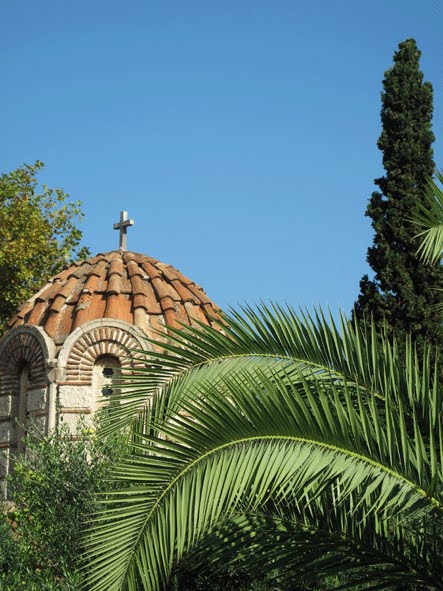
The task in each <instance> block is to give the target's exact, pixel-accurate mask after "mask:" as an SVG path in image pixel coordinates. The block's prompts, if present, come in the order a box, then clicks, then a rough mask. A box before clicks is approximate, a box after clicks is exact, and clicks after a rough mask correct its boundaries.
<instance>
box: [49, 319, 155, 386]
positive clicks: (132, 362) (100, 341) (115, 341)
mask: <svg viewBox="0 0 443 591" xmlns="http://www.w3.org/2000/svg"><path fill="white" fill-rule="evenodd" d="M148 348H149V347H148V345H147V342H146V341H145V340H144V338H143V335H142V334H138V331H136V329H134V327H132V326H131V325H128V324H126V323H124V322H122V321H116V320H108V319H107V320H106V321H105V320H99V321H93V322H91V323H89V324H88V325H84V326H81V327H79V328H78V329H77V330H76V331H74V333H72V335H70V337H69V338H68V339H67V340H66V342H65V344H64V346H63V348H62V350H61V351H60V355H59V362H58V364H59V367H63V368H64V383H66V384H69V383H77V384H85V385H91V384H92V381H93V368H94V364H95V362H96V360H97V359H99V358H100V357H103V356H111V357H115V358H116V359H118V360H119V363H120V364H121V369H122V373H125V372H127V371H130V370H131V369H132V368H134V367H140V366H143V365H144V364H145V362H144V359H143V354H142V353H134V350H143V349H144V350H147V349H148Z"/></svg>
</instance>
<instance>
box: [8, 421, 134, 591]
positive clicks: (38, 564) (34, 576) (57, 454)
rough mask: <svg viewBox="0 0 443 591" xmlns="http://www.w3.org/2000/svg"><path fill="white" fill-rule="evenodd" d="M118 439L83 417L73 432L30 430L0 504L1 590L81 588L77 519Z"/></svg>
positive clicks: (84, 513) (101, 481)
mask: <svg viewBox="0 0 443 591" xmlns="http://www.w3.org/2000/svg"><path fill="white" fill-rule="evenodd" d="M122 445H123V440H122V439H121V438H116V437H113V438H112V440H100V441H98V440H97V439H96V438H95V437H94V436H93V435H91V430H90V426H88V425H87V424H86V423H85V422H82V421H80V422H79V424H78V428H77V431H76V433H75V434H74V436H73V435H72V434H71V433H70V432H69V429H68V428H67V427H60V428H59V429H57V430H56V431H55V432H54V433H52V434H51V435H50V436H48V437H41V436H40V435H39V434H38V431H37V430H36V429H34V432H33V433H31V434H28V436H27V438H26V450H27V451H26V454H22V455H21V456H20V457H19V458H18V459H17V461H16V463H15V469H14V474H13V476H12V477H11V480H10V486H9V489H10V501H9V502H8V503H5V504H4V506H3V507H2V506H0V589H2V590H3V591H79V589H80V583H81V578H82V577H81V573H80V553H81V548H80V541H81V526H82V523H83V522H84V521H85V519H87V518H88V516H89V514H90V512H91V508H92V502H93V498H94V494H95V493H97V492H98V491H100V490H101V489H102V488H103V487H104V482H105V480H106V476H107V472H108V468H109V465H110V462H111V459H112V458H115V456H116V455H118V454H120V453H121V447H122ZM2 509H3V510H2ZM5 516H6V517H7V518H5Z"/></svg>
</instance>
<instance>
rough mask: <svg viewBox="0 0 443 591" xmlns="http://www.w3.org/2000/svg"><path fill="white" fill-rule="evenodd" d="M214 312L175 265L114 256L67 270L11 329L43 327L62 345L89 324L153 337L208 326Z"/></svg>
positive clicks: (24, 310)
mask: <svg viewBox="0 0 443 591" xmlns="http://www.w3.org/2000/svg"><path fill="white" fill-rule="evenodd" d="M143 310H144V311H145V312H143ZM216 310H218V308H217V306H216V305H215V304H213V303H212V302H211V300H210V299H209V298H208V297H207V296H206V294H205V293H204V292H203V290H202V289H200V288H199V287H198V286H196V285H195V283H194V282H193V281H191V280H190V279H188V278H187V277H185V276H184V275H182V274H181V273H180V271H177V269H175V268H174V267H172V266H171V265H166V264H164V263H160V262H159V261H156V260H155V259H153V258H151V257H147V256H145V255H142V254H138V253H131V252H123V253H122V252H121V251H112V252H109V253H105V254H99V255H97V256H95V257H92V258H91V259H88V260H87V261H79V262H78V263H76V264H74V265H71V266H70V267H69V268H67V269H64V270H63V271H62V272H61V273H59V274H58V275H57V276H56V277H54V278H53V279H51V280H50V281H49V282H48V284H47V285H46V286H44V287H43V288H42V289H41V290H40V292H39V293H38V294H36V296H34V298H31V299H30V300H29V301H28V302H26V304H24V305H23V306H22V307H21V309H20V310H19V311H18V312H17V314H16V315H15V316H14V317H13V318H12V319H11V321H10V323H9V325H8V326H9V327H13V326H15V325H18V324H20V323H23V322H24V323H28V324H33V325H36V326H41V327H43V328H44V329H45V330H46V332H47V333H48V334H49V335H50V336H53V337H54V339H55V340H56V342H57V343H62V342H63V341H64V339H66V337H67V336H68V334H70V332H72V331H73V330H75V329H76V328H77V327H79V326H82V325H83V324H85V323H86V322H89V321H91V320H96V319H100V318H116V319H120V320H123V321H125V322H128V323H129V324H136V325H138V326H139V327H141V328H142V329H143V330H145V332H146V333H147V334H148V335H149V336H151V337H152V336H154V334H153V330H156V329H159V330H160V331H161V332H162V333H163V334H166V329H165V324H168V325H169V326H179V324H180V323H184V324H190V323H191V322H192V320H193V319H198V320H199V321H201V322H204V323H205V324H208V323H210V317H217V314H216ZM137 311H138V312H137ZM136 317H137V321H136Z"/></svg>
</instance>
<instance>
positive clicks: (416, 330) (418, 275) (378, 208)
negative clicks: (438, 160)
mask: <svg viewBox="0 0 443 591" xmlns="http://www.w3.org/2000/svg"><path fill="white" fill-rule="evenodd" d="M420 55H421V52H420V51H419V50H418V48H417V45H416V42H415V40H414V39H407V40H406V41H404V42H403V43H400V44H399V47H398V51H397V52H396V53H395V55H394V65H393V67H392V68H390V69H389V70H388V71H387V72H385V78H384V80H383V92H382V95H381V96H382V109H381V120H382V133H381V135H380V137H379V139H378V147H379V149H380V150H381V151H382V153H383V165H384V168H385V171H386V173H385V175H384V176H383V177H381V178H379V179H376V180H375V184H376V185H377V186H378V188H379V191H376V192H374V193H373V194H372V197H371V199H370V200H369V205H368V208H367V210H366V215H367V216H369V217H370V218H371V219H372V227H373V228H374V231H375V236H374V244H373V246H371V247H370V248H369V249H368V256H367V260H368V263H369V264H370V266H371V267H372V269H373V270H374V272H375V277H374V279H373V280H370V279H369V278H368V276H367V275H365V276H364V277H363V278H362V280H361V282H360V295H359V297H358V300H357V302H356V306H355V314H356V316H357V318H359V319H362V318H364V317H365V318H370V317H371V316H372V317H373V318H374V320H375V322H376V323H377V324H378V325H384V326H387V329H388V331H389V332H390V333H392V332H394V333H395V335H396V336H398V337H399V340H400V342H402V341H403V342H404V335H405V334H406V333H408V334H411V335H412V336H413V338H414V339H415V341H416V342H417V343H418V344H419V349H421V347H420V343H422V342H423V340H424V339H426V340H428V341H430V342H432V343H434V344H436V345H438V346H439V347H441V346H442V345H443V314H442V312H441V311H439V310H438V309H435V307H434V305H435V304H436V303H438V302H441V299H442V296H441V293H440V292H438V291H436V290H435V288H443V268H442V267H441V266H440V265H437V266H430V265H429V266H426V265H423V264H422V263H421V262H420V260H419V258H418V256H417V254H416V252H417V248H418V245H419V243H418V242H417V239H416V238H414V236H415V235H416V234H417V233H418V232H419V228H417V227H416V226H414V225H413V224H412V223H411V222H410V218H411V215H412V211H413V209H414V207H415V206H416V204H417V202H419V201H420V200H422V198H423V197H422V196H423V193H424V190H425V186H426V183H427V180H428V179H429V177H431V176H432V175H433V173H434V166H435V165H434V161H433V150H432V143H433V141H434V134H433V132H432V127H431V121H432V111H433V106H432V85H431V84H430V83H429V82H423V73H422V72H421V71H420V67H419V61H420Z"/></svg>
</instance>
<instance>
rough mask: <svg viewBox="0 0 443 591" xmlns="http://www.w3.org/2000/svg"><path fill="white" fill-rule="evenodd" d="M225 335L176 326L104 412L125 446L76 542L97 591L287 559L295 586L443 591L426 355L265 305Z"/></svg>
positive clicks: (438, 466)
mask: <svg viewBox="0 0 443 591" xmlns="http://www.w3.org/2000/svg"><path fill="white" fill-rule="evenodd" d="M220 328H222V330H221V331H220V330H216V329H215V328H211V327H206V326H203V325H201V326H200V327H199V328H198V327H194V328H186V329H183V330H178V329H173V330H172V334H173V340H172V342H171V343H170V344H167V345H163V347H164V349H165V352H164V353H163V354H160V353H155V352H146V357H147V362H148V363H147V367H146V368H145V369H139V370H137V373H136V374H135V375H134V376H133V377H132V378H131V380H130V381H128V382H126V390H123V392H122V394H121V400H124V401H125V404H120V405H115V406H114V407H110V408H109V409H108V412H107V414H106V415H105V416H104V421H103V424H102V433H103V434H110V433H113V432H114V431H115V430H116V429H120V428H122V429H123V428H124V429H126V430H129V433H130V435H131V441H132V447H131V448H130V451H129V453H128V454H127V456H126V457H125V458H123V460H122V461H119V462H117V463H116V464H115V466H114V467H113V470H112V477H111V482H114V483H115V485H116V486H117V485H118V486H119V487H120V489H119V490H118V492H117V493H116V494H115V495H114V496H113V497H112V498H110V499H109V500H108V502H107V505H106V510H105V511H100V510H98V511H97V514H96V519H95V523H94V524H93V526H92V527H91V529H90V530H89V532H88V533H87V537H86V546H87V556H88V562H87V568H86V576H87V580H88V583H89V585H90V587H91V589H92V591H105V590H106V591H107V590H108V589H113V590H115V591H118V590H120V589H125V590H126V591H136V590H140V589H143V590H148V591H157V590H160V589H164V588H165V587H166V585H167V584H168V581H169V580H170V578H171V572H172V570H173V568H174V565H176V564H177V563H180V562H181V561H182V560H183V558H184V557H187V559H188V560H190V561H191V563H192V564H193V565H194V567H195V568H197V569H198V568H200V569H203V570H204V569H207V568H210V569H215V570H216V569H217V568H218V567H220V566H221V565H224V564H226V563H228V564H231V565H233V566H235V565H236V564H237V565H241V566H244V565H245V564H246V565H248V567H249V568H253V569H255V572H257V573H264V572H266V573H270V572H272V571H273V570H274V569H277V572H278V568H279V567H281V566H282V565H284V566H285V568H286V569H287V570H286V572H289V573H291V576H292V582H293V586H292V588H293V589H294V588H297V582H298V580H300V579H303V580H307V581H309V580H312V579H313V578H314V579H318V578H320V579H321V578H325V577H331V576H339V575H340V576H341V573H346V577H347V581H346V583H347V584H348V585H349V586H352V585H357V584H359V585H365V586H364V587H363V588H365V589H374V590H375V589H400V588H401V589H404V588H406V586H407V585H408V584H410V585H417V586H419V587H420V588H425V589H429V590H430V589H434V590H437V589H439V590H441V589H443V566H442V565H443V486H442V485H443V470H442V457H443V449H442V447H441V445H442V443H441V442H442V441H443V423H442V421H441V416H442V412H443V397H442V396H441V390H440V383H439V381H438V379H437V377H436V376H437V375H438V369H437V365H436V360H435V359H434V356H433V354H432V351H431V350H429V349H426V348H425V353H424V359H418V356H417V355H416V352H415V350H414V347H413V346H412V345H411V340H410V339H408V340H407V342H406V345H405V347H404V349H405V354H404V355H405V357H404V358H403V356H402V355H400V353H399V347H398V345H397V343H396V342H395V341H394V343H391V342H390V341H389V340H388V339H387V338H385V337H383V336H379V335H378V334H377V332H376V330H375V327H372V330H371V331H370V332H368V333H366V332H364V329H362V328H360V327H359V324H358V322H354V323H350V322H348V321H346V319H345V318H341V327H340V329H338V328H337V327H336V326H335V324H334V321H333V320H332V319H329V320H326V319H325V318H324V317H323V315H322V314H321V313H320V314H316V315H315V316H314V317H311V316H309V315H302V316H297V314H296V313H295V312H294V311H293V310H291V309H282V308H279V307H273V308H268V307H266V306H264V305H263V306H262V307H261V308H259V309H258V310H253V309H250V308H246V309H245V310H244V311H243V313H232V314H230V315H228V316H227V317H226V324H221V326H220ZM271 588H272V587H271ZM277 588H278V587H277ZM289 588H291V587H289Z"/></svg>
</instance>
